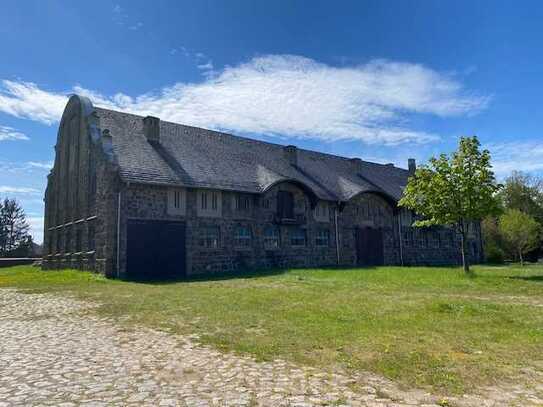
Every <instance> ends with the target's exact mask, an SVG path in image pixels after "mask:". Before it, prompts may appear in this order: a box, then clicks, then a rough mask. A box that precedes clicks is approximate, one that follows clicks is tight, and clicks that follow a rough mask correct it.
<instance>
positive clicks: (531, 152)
mask: <svg viewBox="0 0 543 407" xmlns="http://www.w3.org/2000/svg"><path fill="white" fill-rule="evenodd" d="M484 147H485V148H487V149H488V150H489V151H490V153H491V157H492V167H493V169H494V172H495V173H496V175H498V176H500V177H503V176H506V175H508V174H510V173H511V172H512V171H524V172H539V171H543V141H538V140H522V141H511V142H503V143H489V144H486V145H485V146H484Z"/></svg>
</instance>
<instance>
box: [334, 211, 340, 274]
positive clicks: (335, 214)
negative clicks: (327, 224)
mask: <svg viewBox="0 0 543 407" xmlns="http://www.w3.org/2000/svg"><path fill="white" fill-rule="evenodd" d="M338 206H339V202H337V204H336V207H335V208H334V223H335V228H336V257H337V265H338V266H339V233H338V226H337V208H338Z"/></svg>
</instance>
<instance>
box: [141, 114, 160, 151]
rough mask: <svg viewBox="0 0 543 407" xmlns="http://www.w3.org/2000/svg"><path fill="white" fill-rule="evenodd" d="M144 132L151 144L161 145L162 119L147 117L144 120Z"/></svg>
mask: <svg viewBox="0 0 543 407" xmlns="http://www.w3.org/2000/svg"><path fill="white" fill-rule="evenodd" d="M143 132H144V133H145V138H146V139H147V141H148V142H149V143H157V144H158V143H160V119H159V118H158V117H153V116H147V117H145V118H144V119H143Z"/></svg>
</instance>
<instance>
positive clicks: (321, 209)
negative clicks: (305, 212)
mask: <svg viewBox="0 0 543 407" xmlns="http://www.w3.org/2000/svg"><path fill="white" fill-rule="evenodd" d="M328 210H329V208H328V202H319V203H318V204H317V206H315V220H317V221H318V222H329V221H330V214H329V212H328Z"/></svg>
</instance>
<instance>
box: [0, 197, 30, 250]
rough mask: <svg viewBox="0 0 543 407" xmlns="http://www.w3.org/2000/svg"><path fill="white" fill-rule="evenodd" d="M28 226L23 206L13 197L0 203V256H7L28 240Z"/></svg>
mask: <svg viewBox="0 0 543 407" xmlns="http://www.w3.org/2000/svg"><path fill="white" fill-rule="evenodd" d="M29 230H30V226H29V225H28V222H27V221H26V215H25V213H24V210H23V208H22V207H21V205H20V204H19V202H17V201H16V200H15V199H9V198H5V199H4V201H3V202H1V203H0V256H1V257H8V256H11V255H12V253H13V252H15V250H16V249H17V248H19V246H21V245H24V244H26V243H27V242H28V238H29V236H30V234H29Z"/></svg>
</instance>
